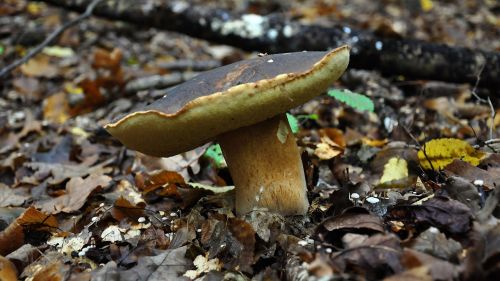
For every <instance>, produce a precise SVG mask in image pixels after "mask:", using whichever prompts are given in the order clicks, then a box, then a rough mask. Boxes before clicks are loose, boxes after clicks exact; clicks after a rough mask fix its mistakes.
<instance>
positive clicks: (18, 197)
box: [0, 183, 30, 207]
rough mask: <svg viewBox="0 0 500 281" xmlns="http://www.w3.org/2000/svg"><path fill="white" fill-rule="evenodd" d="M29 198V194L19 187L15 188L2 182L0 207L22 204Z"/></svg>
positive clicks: (0, 184) (0, 185)
mask: <svg viewBox="0 0 500 281" xmlns="http://www.w3.org/2000/svg"><path fill="white" fill-rule="evenodd" d="M29 198H30V195H29V194H27V193H25V194H22V193H21V191H20V190H19V189H18V190H14V189H12V188H10V187H8V186H6V185H5V184H3V183H0V207H12V206H21V205H22V204H23V203H24V201H26V200H28V199H29Z"/></svg>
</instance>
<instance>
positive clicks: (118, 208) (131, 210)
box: [111, 197, 144, 222]
mask: <svg viewBox="0 0 500 281" xmlns="http://www.w3.org/2000/svg"><path fill="white" fill-rule="evenodd" d="M111 216H113V218H114V219H115V220H116V221H118V222H121V221H122V220H123V219H125V218H128V219H130V220H133V221H137V219H138V218H140V217H143V216H144V204H142V203H139V204H136V205H134V204H132V203H130V202H129V201H128V200H127V199H125V198H123V197H120V198H118V199H117V200H116V201H115V204H114V206H113V208H112V209H111Z"/></svg>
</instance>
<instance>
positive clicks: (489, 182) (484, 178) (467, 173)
mask: <svg viewBox="0 0 500 281" xmlns="http://www.w3.org/2000/svg"><path fill="white" fill-rule="evenodd" d="M444 173H446V174H447V175H448V176H452V175H456V176H460V177H462V178H464V179H467V180H468V181H469V182H471V183H474V182H477V181H480V182H481V183H482V184H481V185H480V187H482V188H484V189H485V190H487V191H490V190H493V189H495V188H496V187H497V186H500V174H499V173H494V172H491V171H489V170H488V171H486V170H483V169H480V168H478V167H475V166H473V165H471V164H469V163H467V162H465V161H461V160H458V159H455V160H454V161H453V162H451V164H449V165H447V166H446V167H445V169H444Z"/></svg>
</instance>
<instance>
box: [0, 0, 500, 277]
mask: <svg viewBox="0 0 500 281" xmlns="http://www.w3.org/2000/svg"><path fill="white" fill-rule="evenodd" d="M192 2H193V4H196V3H197V4H199V5H214V6H215V5H216V6H217V7H222V8H227V9H230V10H233V11H236V12H242V13H243V12H244V13H248V12H252V13H257V14H267V13H271V12H284V11H285V12H286V13H287V14H288V15H291V16H293V17H294V18H296V19H297V20H299V21H301V22H303V23H315V24H321V25H325V26H328V25H333V24H343V25H349V26H352V27H353V28H358V29H363V30H368V31H370V32H373V33H375V34H378V35H380V36H385V37H393V38H415V39H420V40H425V41H428V42H433V43H444V44H448V45H450V46H464V47H468V48H472V49H481V50H486V51H495V52H499V51H500V34H499V33H500V5H499V4H498V2H496V1H489V0H483V1H471V0H464V1H432V0H421V1H389V0H386V1H367V0H365V1H362V0H354V1H347V0H343V1H340V0H338V1H325V0H324V1H319V0H307V1H297V2H288V1H279V0H273V1H229V0H227V1H222V0H220V1H199V0H193V1H192ZM456 2H458V3H456ZM249 3H250V4H249ZM77 16H78V14H77V13H72V12H68V11H65V10H63V9H60V8H57V7H52V6H49V5H46V4H43V3H40V2H32V1H24V0H17V1H15V0H4V1H2V2H1V3H0V59H1V60H0V70H1V69H2V68H3V67H5V66H6V65H8V64H9V63H11V62H13V61H14V60H16V59H18V58H22V57H23V56H25V55H26V54H27V53H28V52H29V50H30V49H31V48H33V47H34V46H36V45H37V44H40V43H41V42H42V41H43V40H44V39H45V38H46V37H47V36H49V34H50V33H51V32H53V31H54V30H55V29H57V28H58V27H59V26H61V25H62V24H64V23H66V22H68V21H70V20H72V19H74V18H76V17H77ZM332 47H336V46H332ZM257 55H258V54H257V53H248V52H244V51H242V50H239V49H237V48H234V47H231V46H225V45H220V44H214V43H210V42H207V41H203V40H199V39H195V38H192V37H188V36H186V35H182V34H179V33H173V32H167V31H160V30H157V29H150V28H145V27H138V26H134V25H131V24H128V23H124V22H116V21H110V20H105V19H100V18H96V17H89V18H88V19H85V20H83V21H82V22H81V23H80V24H78V25H76V26H74V27H71V28H68V29H67V30H65V31H64V32H63V34H62V36H61V37H60V38H58V39H57V40H56V41H55V42H54V43H52V44H50V45H49V46H47V47H46V48H44V49H43V51H42V52H41V53H39V54H38V55H36V56H35V57H33V58H31V59H30V60H29V61H28V62H27V63H25V64H23V65H22V66H20V67H18V68H16V69H15V70H14V71H12V72H11V73H10V75H8V76H6V77H4V78H1V79H2V80H0V93H1V95H0V229H1V230H2V232H1V233H0V262H1V263H2V266H0V279H2V280H16V278H19V279H23V280H91V279H92V280H334V279H335V280H344V279H345V280H382V279H384V280H471V279H476V280H496V279H495V278H496V276H498V274H500V259H499V258H500V223H499V220H498V218H499V217H498V216H500V191H498V190H496V187H498V185H499V184H500V141H499V140H498V138H499V137H500V130H499V129H498V127H499V125H500V102H499V99H498V98H499V97H500V89H485V88H476V86H475V85H472V84H467V83H464V84H453V83H446V82H441V81H433V80H411V79H410V78H407V77H403V76H395V77H384V76H382V75H381V74H379V73H377V72H375V71H367V70H362V69H351V68H349V69H348V70H347V71H346V73H345V74H344V75H343V76H342V77H341V78H340V79H339V81H337V82H335V84H334V85H332V88H331V90H329V92H330V93H333V92H339V91H341V90H344V89H345V90H349V91H352V92H355V93H359V94H362V95H364V96H366V97H368V98H369V99H370V100H371V101H372V102H373V104H374V109H373V110H363V109H362V108H360V106H359V105H358V104H357V103H356V101H351V102H348V103H349V104H350V105H351V106H352V107H351V106H349V105H348V104H346V103H343V102H340V101H338V100H337V99H335V98H334V97H332V96H331V95H322V96H319V97H317V98H315V99H313V100H311V101H309V102H308V103H306V104H305V105H303V106H301V107H299V108H295V109H293V110H291V112H290V113H291V115H290V116H291V117H290V119H291V120H292V122H294V121H296V122H297V132H296V133H295V136H296V138H297V142H298V144H299V147H300V148H301V150H302V151H303V155H302V156H303V162H304V168H305V173H306V181H307V185H308V186H307V187H308V198H309V202H310V204H311V206H310V208H309V211H308V213H307V215H306V216H298V217H283V216H280V215H279V214H275V213H272V212H269V211H267V210H265V209H256V210H255V211H253V212H251V213H249V214H247V215H246V216H243V217H237V216H235V214H234V202H233V201H234V200H233V197H234V194H233V191H231V190H230V188H229V190H230V191H226V190H227V189H223V188H212V187H211V186H220V187H222V186H231V185H232V180H231V177H230V175H229V172H228V169H227V167H226V166H225V163H224V161H223V158H222V157H221V155H220V152H219V151H218V148H217V146H216V145H215V144H207V145H205V146H203V147H199V148H197V149H194V150H192V151H189V152H185V153H182V154H179V155H176V156H173V157H169V158H155V157H151V156H147V155H144V154H140V153H138V152H135V151H133V150H129V149H127V148H125V147H124V146H123V145H122V144H120V143H119V142H118V141H117V140H116V139H114V138H113V137H112V136H110V135H109V134H108V133H107V132H106V131H105V130H104V129H103V126H104V125H106V124H107V123H109V122H110V121H112V120H114V119H116V118H117V117H118V116H121V115H123V114H124V113H127V112H130V111H133V110H136V109H138V108H140V107H142V106H144V104H146V103H149V102H151V101H153V100H155V99H157V98H159V97H161V96H163V94H164V89H165V88H167V87H169V86H174V85H176V84H179V83H181V82H183V81H185V80H187V79H189V78H190V77H193V76H194V75H196V74H197V73H198V72H200V71H204V70H209V69H212V68H215V67H218V66H221V65H225V64H228V63H232V62H235V61H238V60H242V59H246V58H251V57H256V56H257ZM158 74H160V75H162V76H161V77H162V79H163V80H162V83H160V84H158V83H156V84H155V86H156V87H157V88H156V89H153V88H151V87H150V84H147V81H148V79H145V77H150V76H153V75H158ZM471 76H474V77H477V79H478V81H479V80H480V79H481V69H478V70H477V72H476V73H471ZM149 81H150V80H149ZM292 116H295V117H292ZM292 127H293V126H292ZM144 137H145V138H147V137H148V136H144ZM431 140H434V141H432V142H431ZM263 145H265V144H263ZM424 147H425V148H426V152H427V153H426V154H427V155H424V153H422V150H423V149H424ZM419 151H420V152H419ZM12 274H14V275H12Z"/></svg>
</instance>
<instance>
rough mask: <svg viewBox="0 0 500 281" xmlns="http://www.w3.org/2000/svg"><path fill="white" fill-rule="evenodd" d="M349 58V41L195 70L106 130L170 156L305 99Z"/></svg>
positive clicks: (319, 89) (332, 77)
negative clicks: (328, 48)
mask: <svg viewBox="0 0 500 281" xmlns="http://www.w3.org/2000/svg"><path fill="white" fill-rule="evenodd" d="M348 63H349V47H348V46H343V47H340V48H337V49H334V50H332V51H329V52H296V53H285V54H275V55H267V56H263V57H258V58H255V59H249V60H244V61H239V62H236V63H233V64H229V65H226V66H222V67H219V68H216V69H213V70H209V71H206V72H203V73H200V74H199V75H197V76H196V77H194V78H193V79H191V80H189V81H187V82H185V83H183V84H180V85H178V86H176V87H173V88H171V89H169V90H168V91H167V93H166V95H165V96H163V98H160V99H158V100H156V101H155V102H153V103H152V104H150V105H148V106H146V107H145V108H143V109H141V110H138V111H135V112H132V113H129V114H127V115H125V116H124V117H122V118H120V119H118V120H117V121H115V122H112V123H110V124H107V125H106V126H105V129H106V130H107V131H108V132H109V133H110V134H111V135H113V136H114V137H116V138H118V139H119V140H120V141H121V142H122V143H123V144H124V145H125V146H127V147H129V148H132V149H134V150H137V151H140V152H142V153H145V154H148V155H152V156H159V157H168V156H172V155H175V154H178V153H181V152H184V151H188V150H190V149H193V148H195V147H197V146H200V145H202V144H204V143H206V142H209V141H211V140H213V139H214V138H215V137H217V136H218V135H220V134H223V133H225V132H228V131H231V130H235V129H238V128H241V127H245V126H249V125H253V124H255V123H258V122H261V121H264V120H266V119H269V118H271V117H273V116H276V115H278V114H280V113H284V112H286V111H287V110H289V109H290V108H293V107H296V106H298V105H301V104H303V103H305V102H306V101H308V100H310V99H311V98H313V97H315V96H317V95H320V94H321V93H323V92H324V91H325V90H326V89H327V88H328V87H329V86H330V85H331V84H332V82H333V81H335V80H336V79H337V78H338V77H340V75H342V73H343V72H344V70H345V69H346V68H347V64H348Z"/></svg>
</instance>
